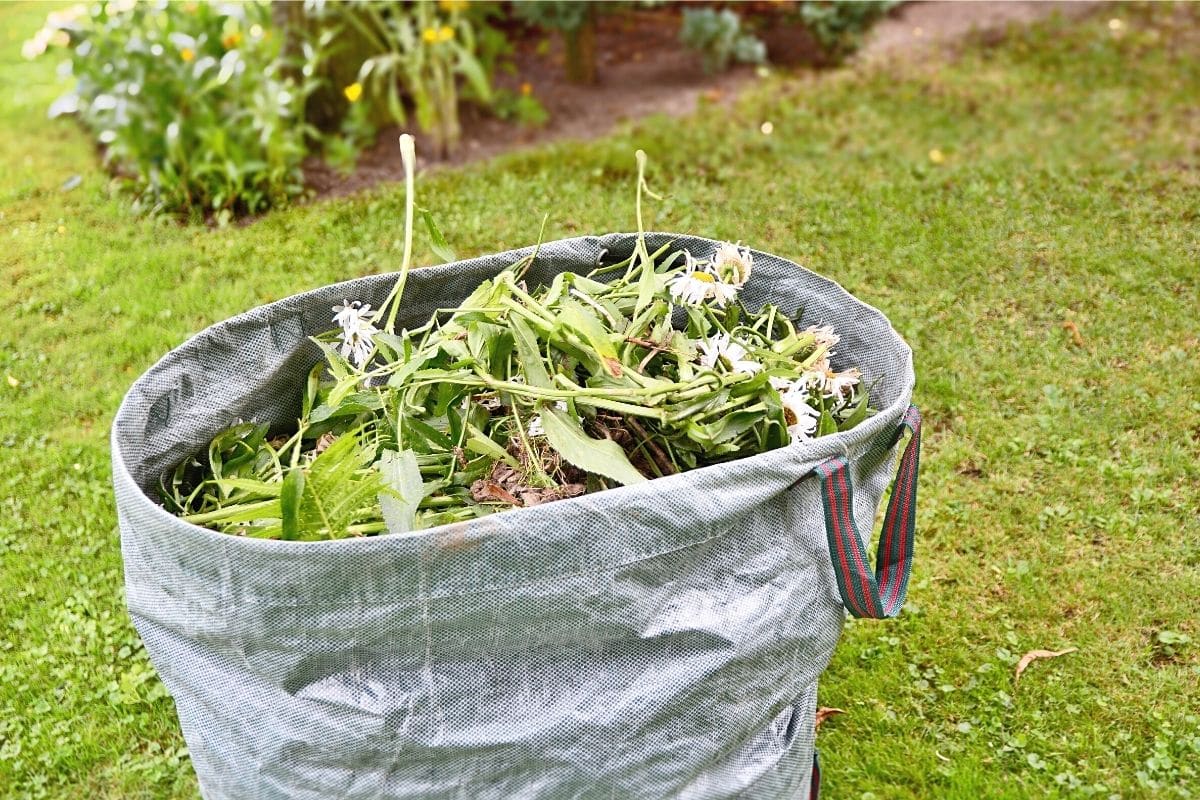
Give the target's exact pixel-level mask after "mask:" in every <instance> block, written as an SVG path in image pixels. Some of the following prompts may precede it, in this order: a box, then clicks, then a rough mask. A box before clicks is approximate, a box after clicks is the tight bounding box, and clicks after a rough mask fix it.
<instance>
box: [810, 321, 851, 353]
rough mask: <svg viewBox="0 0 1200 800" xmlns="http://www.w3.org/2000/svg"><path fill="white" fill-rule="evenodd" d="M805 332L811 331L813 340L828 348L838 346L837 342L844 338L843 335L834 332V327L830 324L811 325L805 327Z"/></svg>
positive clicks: (819, 345) (818, 344)
mask: <svg viewBox="0 0 1200 800" xmlns="http://www.w3.org/2000/svg"><path fill="white" fill-rule="evenodd" d="M804 332H805V333H811V334H812V337H813V342H814V343H815V344H816V345H817V346H818V347H824V348H825V349H826V350H830V349H831V348H833V347H836V346H837V343H838V342H840V341H841V340H842V337H841V336H838V335H837V334H836V333H834V332H833V327H832V326H830V325H820V326H817V325H810V326H808V327H807V328H805V329H804Z"/></svg>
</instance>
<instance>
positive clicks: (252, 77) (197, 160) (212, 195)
mask: <svg viewBox="0 0 1200 800" xmlns="http://www.w3.org/2000/svg"><path fill="white" fill-rule="evenodd" d="M282 39H283V37H282V36H279V35H278V34H277V33H276V32H274V31H272V30H271V27H270V8H269V6H268V4H267V3H265V2H248V3H244V4H232V3H230V4H209V3H195V2H189V3H166V2H158V3H136V4H135V3H133V2H128V0H112V1H111V2H108V3H97V4H95V5H93V6H91V7H90V8H88V7H84V6H76V7H74V8H73V9H71V10H70V11H68V12H65V13H63V12H60V13H57V14H51V15H50V17H49V18H48V19H47V23H46V27H45V28H43V30H42V31H40V32H39V33H38V34H37V35H35V37H34V38H33V39H32V40H31V41H30V43H27V44H26V55H28V56H36V55H39V54H40V52H39V50H45V49H46V47H47V46H48V45H55V44H58V45H62V46H64V47H65V48H66V49H67V53H68V58H69V66H70V71H71V74H72V75H74V77H75V79H76V84H75V87H74V88H73V89H72V90H71V91H70V92H68V93H67V94H66V95H64V96H63V97H61V98H60V99H59V100H58V101H56V102H55V103H54V105H53V106H52V107H51V115H52V116H55V115H59V114H65V113H74V114H78V116H79V118H80V120H81V121H82V122H83V124H84V125H85V126H86V127H87V128H89V129H90V130H91V131H93V132H94V134H95V135H96V137H97V139H98V140H99V142H100V144H101V145H103V147H104V158H105V161H106V163H107V164H108V165H109V166H110V167H111V168H112V169H113V171H114V172H115V173H116V174H117V175H118V176H120V177H121V178H122V179H123V180H124V181H125V182H126V183H127V184H128V185H129V186H130V187H131V188H132V190H133V192H134V194H135V207H137V208H140V209H146V210H153V211H171V212H179V213H183V214H186V215H189V216H192V217H198V216H212V217H214V218H216V219H217V220H218V221H220V222H224V221H226V220H228V219H229V218H230V217H231V216H232V215H233V214H236V213H247V212H248V213H254V212H258V211H261V210H263V209H265V208H267V207H268V206H271V205H274V204H277V203H280V202H282V201H285V200H286V199H287V198H290V197H292V196H294V195H296V194H298V193H299V192H301V190H302V188H303V182H302V175H301V171H300V162H301V160H302V159H303V158H304V156H305V154H306V145H305V137H306V136H307V135H310V134H312V135H315V131H313V130H312V129H311V128H310V127H309V126H307V125H306V124H305V123H304V103H305V99H306V97H307V96H308V94H309V93H310V92H311V91H312V90H313V89H314V88H315V86H316V82H315V80H314V79H313V78H312V77H311V76H313V75H314V74H315V73H314V66H315V63H316V62H317V61H318V60H319V58H320V50H321V48H320V47H319V46H317V45H315V44H313V43H305V45H304V47H303V48H301V50H302V53H301V54H300V56H299V58H298V59H293V58H291V57H284V56H283V54H282V53H281V46H282ZM39 42H44V43H45V44H43V45H42V46H41V47H40V48H39V44H38V43H39ZM327 42H328V37H326V41H325V43H327Z"/></svg>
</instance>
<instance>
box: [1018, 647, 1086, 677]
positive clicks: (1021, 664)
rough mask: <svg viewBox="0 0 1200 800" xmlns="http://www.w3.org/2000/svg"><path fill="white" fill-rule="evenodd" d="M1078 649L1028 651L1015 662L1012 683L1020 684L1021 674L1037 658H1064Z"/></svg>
mask: <svg viewBox="0 0 1200 800" xmlns="http://www.w3.org/2000/svg"><path fill="white" fill-rule="evenodd" d="M1078 649H1079V648H1078V647H1068V648H1067V649H1066V650H1030V651H1029V652H1028V653H1026V654H1025V655H1023V656H1021V660H1020V661H1018V662H1017V674H1016V677H1014V678H1013V683H1020V682H1021V673H1022V672H1024V671H1025V668H1026V667H1028V666H1029V665H1030V664H1032V663H1033V662H1034V661H1036V660H1038V659H1039V658H1058V657H1059V656H1065V655H1066V654H1067V653H1074V652H1075V651H1076V650H1078Z"/></svg>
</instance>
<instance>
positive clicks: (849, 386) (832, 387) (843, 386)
mask: <svg viewBox="0 0 1200 800" xmlns="http://www.w3.org/2000/svg"><path fill="white" fill-rule="evenodd" d="M861 378H862V373H861V372H859V371H858V370H857V369H848V370H846V371H845V372H834V373H830V374H829V375H828V376H827V377H826V379H825V391H826V392H828V393H829V394H830V395H832V396H833V397H836V398H838V399H841V398H842V397H844V396H845V395H847V394H849V393H851V392H853V391H854V387H855V386H858V382H859V380H860V379H861Z"/></svg>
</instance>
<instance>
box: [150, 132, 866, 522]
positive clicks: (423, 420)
mask: <svg viewBox="0 0 1200 800" xmlns="http://www.w3.org/2000/svg"><path fill="white" fill-rule="evenodd" d="M402 148H403V149H405V150H406V151H407V154H406V159H405V161H406V166H407V167H408V169H409V182H408V187H409V188H408V207H407V219H406V234H405V256H404V261H403V265H402V267H401V270H400V276H399V279H398V280H397V283H396V285H395V287H394V288H393V290H392V292H391V294H390V295H389V297H388V298H387V299H386V300H385V301H384V303H383V304H382V305H381V306H380V307H379V308H378V309H373V308H372V307H371V306H369V305H366V304H363V303H359V302H356V301H353V300H347V301H346V302H344V303H342V304H339V305H337V306H335V307H334V308H333V309H332V311H333V312H334V313H333V317H332V320H333V321H334V322H335V323H336V324H337V328H336V329H334V330H333V331H331V332H329V333H328V334H325V335H322V336H318V337H316V338H315V341H316V342H317V344H318V345H320V347H321V348H322V350H323V352H324V355H325V360H324V361H323V362H321V363H320V364H318V365H317V366H316V367H314V368H313V370H312V372H311V374H310V375H309V379H308V382H307V386H306V389H305V392H304V398H303V403H302V409H303V412H302V415H301V418H300V419H299V421H298V425H297V428H296V431H295V432H294V433H292V434H291V435H290V436H287V435H285V436H278V437H275V438H270V437H269V436H268V435H267V430H266V427H265V426H259V425H254V424H250V423H242V424H238V425H235V426H234V427H232V428H230V429H228V430H226V431H224V432H222V433H221V434H220V435H218V436H217V438H216V439H214V440H213V442H212V444H211V445H210V447H209V449H208V452H207V454H205V455H203V456H200V457H197V458H194V459H190V460H189V461H188V462H185V463H184V464H182V465H180V467H179V468H178V469H177V470H176V471H175V472H174V473H173V475H171V476H170V479H169V480H168V481H167V482H166V483H165V485H164V487H163V488H164V497H165V499H166V502H167V505H168V507H170V508H171V509H172V510H173V511H175V512H176V513H178V514H180V515H181V516H183V517H184V518H185V519H187V520H190V521H192V522H194V523H197V524H203V525H208V526H211V527H213V528H215V529H217V530H222V531H226V532H229V533H235V534H240V535H246V536H258V537H267V538H283V539H299V540H314V539H328V538H339V537H345V536H357V535H370V534H375V533H382V532H391V533H403V532H407V531H411V530H415V529H419V528H422V527H427V526H431V525H436V524H441V523H446V522H453V521H460V520H465V519H470V518H472V517H476V516H479V515H482V514H487V513H490V512H494V511H497V510H503V509H505V508H511V507H518V506H532V505H537V504H539V503H544V502H548V501H552V500H557V499H560V498H565V497H571V496H575V495H578V494H582V493H584V492H587V491H597V490H602V489H605V488H608V487H611V486H616V485H626V484H632V483H637V482H640V481H644V480H647V479H649V478H655V477H659V476H664V475H670V474H673V473H676V472H681V471H684V470H689V469H694V468H696V467H701V466H705V465H709V464H715V463H719V462H722V461H728V460H732V459H737V458H742V457H745V456H750V455H754V454H756V453H761V452H763V451H766V450H770V449H773V448H777V447H783V446H786V445H788V444H790V443H793V442H803V441H807V440H810V439H812V438H813V437H816V436H823V435H826V434H830V433H835V432H837V431H839V430H847V429H849V428H852V427H854V426H855V425H857V424H858V423H860V422H861V421H862V420H863V419H865V418H866V417H867V416H868V415H869V414H871V413H872V412H871V410H870V408H869V406H868V392H867V389H866V387H865V386H864V385H863V382H862V380H861V376H860V374H859V372H858V370H856V369H848V370H843V371H840V372H839V371H835V370H834V369H833V367H832V366H831V361H830V359H831V357H832V356H833V355H834V350H833V348H835V347H836V346H837V343H838V336H837V334H836V333H834V332H833V331H832V330H831V329H830V328H828V327H807V328H804V329H800V328H798V326H797V325H796V324H795V323H794V322H793V321H792V320H791V319H789V318H788V317H787V315H786V314H784V313H783V312H781V311H780V310H779V309H778V308H777V307H775V306H770V305H768V306H764V307H763V308H760V309H757V310H755V309H751V308H749V307H747V306H746V305H745V304H744V303H743V302H742V300H741V298H740V294H741V291H742V289H743V287H744V286H745V285H746V283H747V281H748V280H750V279H751V277H752V274H753V270H754V257H753V253H752V252H751V251H750V250H748V249H746V248H743V247H740V246H738V245H736V244H725V245H722V246H720V247H719V248H718V249H717V250H716V252H715V253H713V254H695V253H691V252H688V251H686V250H683V249H673V248H672V246H671V245H670V244H668V245H666V246H663V247H662V248H660V249H658V250H657V251H656V252H653V253H651V252H649V250H648V248H647V245H646V240H645V236H644V234H643V233H642V223H641V216H642V215H641V204H642V196H643V194H648V193H649V189H648V187H647V185H646V182H645V178H644V166H645V161H644V156H643V154H642V153H641V152H640V151H639V152H638V183H637V217H638V230H639V235H638V239H637V245H636V247H635V250H634V253H633V255H632V256H631V257H630V258H628V259H625V260H624V261H622V262H620V263H617V264H613V265H608V266H602V267H598V268H596V269H594V270H593V271H592V272H591V273H589V274H587V275H580V274H576V273H572V272H565V273H562V274H560V275H558V276H556V277H555V278H554V280H553V281H551V282H550V283H549V284H548V285H542V286H531V285H529V284H528V283H527V281H526V279H525V278H526V274H527V272H528V270H529V269H530V267H531V266H532V265H533V263H534V262H535V260H536V258H537V252H536V250H535V252H534V253H532V254H531V255H529V256H527V257H525V258H522V259H521V260H520V261H518V262H517V263H515V264H512V265H511V266H509V267H508V268H506V269H504V270H502V271H501V272H500V273H499V274H498V275H496V276H495V277H494V278H492V279H490V280H486V281H484V282H483V283H481V284H480V285H479V286H478V287H477V288H476V289H475V291H474V292H473V293H472V294H471V295H470V296H469V297H468V298H467V299H466V300H464V301H463V302H462V303H461V304H460V305H459V306H458V307H457V308H453V309H445V310H443V311H441V312H439V313H437V314H435V315H434V316H433V318H432V319H430V320H429V322H427V323H426V324H424V325H422V326H420V327H418V328H414V329H412V330H401V331H399V332H397V331H396V330H395V320H396V315H397V310H398V308H399V302H400V299H401V298H402V297H403V294H404V284H405V279H406V277H407V274H408V264H409V260H410V254H411V242H412V228H413V226H412V219H413V209H414V207H413V204H412V200H413V194H412V180H411V163H412V154H411V140H405V139H402Z"/></svg>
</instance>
